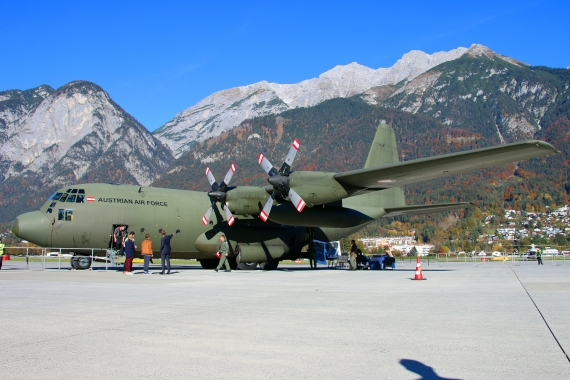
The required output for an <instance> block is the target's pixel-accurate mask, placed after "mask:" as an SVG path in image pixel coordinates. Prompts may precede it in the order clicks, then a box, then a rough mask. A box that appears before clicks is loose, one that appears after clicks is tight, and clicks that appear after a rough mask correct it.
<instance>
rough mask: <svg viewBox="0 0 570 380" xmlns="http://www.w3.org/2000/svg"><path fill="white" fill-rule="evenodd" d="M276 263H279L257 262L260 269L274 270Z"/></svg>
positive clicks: (277, 263) (277, 262)
mask: <svg viewBox="0 0 570 380" xmlns="http://www.w3.org/2000/svg"><path fill="white" fill-rule="evenodd" d="M278 265H279V261H268V262H265V263H259V267H260V268H261V269H262V270H275V269H277V266H278Z"/></svg>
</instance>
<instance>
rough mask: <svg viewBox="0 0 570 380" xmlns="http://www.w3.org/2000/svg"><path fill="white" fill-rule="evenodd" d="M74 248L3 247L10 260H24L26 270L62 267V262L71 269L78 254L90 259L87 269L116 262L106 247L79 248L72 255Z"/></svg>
mask: <svg viewBox="0 0 570 380" xmlns="http://www.w3.org/2000/svg"><path fill="white" fill-rule="evenodd" d="M74 250H77V248H60V247H48V248H41V247H4V255H9V256H10V260H16V261H20V259H23V260H25V263H26V269H27V270H46V269H62V263H63V265H64V267H65V266H67V265H69V266H68V267H71V268H72V269H73V267H72V265H71V261H72V260H74V259H73V258H74V257H79V256H82V257H88V258H89V259H90V260H91V262H90V265H89V268H86V269H87V270H93V268H94V267H95V265H96V264H101V265H97V267H100V268H101V269H103V265H104V268H105V270H107V269H109V268H110V267H114V266H115V265H116V264H117V262H116V260H115V259H116V257H115V252H114V251H112V250H110V249H107V248H81V251H82V254H81V255H78V256H75V255H74V253H73V251H74ZM65 252H70V253H65ZM85 252H86V253H85ZM68 263H69V264H68Z"/></svg>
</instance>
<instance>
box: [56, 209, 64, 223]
mask: <svg viewBox="0 0 570 380" xmlns="http://www.w3.org/2000/svg"><path fill="white" fill-rule="evenodd" d="M64 218H65V210H64V209H62V208H60V209H59V210H57V220H63V219H64Z"/></svg>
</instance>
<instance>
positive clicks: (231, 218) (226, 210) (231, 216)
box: [224, 205, 235, 226]
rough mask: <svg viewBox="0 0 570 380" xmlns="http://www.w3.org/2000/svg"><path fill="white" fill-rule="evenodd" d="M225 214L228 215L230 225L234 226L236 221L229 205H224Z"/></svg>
mask: <svg viewBox="0 0 570 380" xmlns="http://www.w3.org/2000/svg"><path fill="white" fill-rule="evenodd" d="M224 212H225V213H226V220H227V221H228V224H229V225H230V226H231V225H232V224H234V222H235V219H234V216H233V215H232V212H231V211H230V208H229V207H228V206H227V205H224Z"/></svg>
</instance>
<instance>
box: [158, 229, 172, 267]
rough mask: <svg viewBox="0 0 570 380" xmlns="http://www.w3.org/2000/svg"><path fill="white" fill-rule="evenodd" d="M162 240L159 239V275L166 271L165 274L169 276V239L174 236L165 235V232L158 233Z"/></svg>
mask: <svg viewBox="0 0 570 380" xmlns="http://www.w3.org/2000/svg"><path fill="white" fill-rule="evenodd" d="M160 234H161V235H162V239H160V258H161V259H162V272H160V273H159V274H165V272H164V270H165V269H167V272H166V274H170V239H172V237H173V236H174V234H170V235H167V234H166V231H165V230H162V231H161V232H160Z"/></svg>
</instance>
